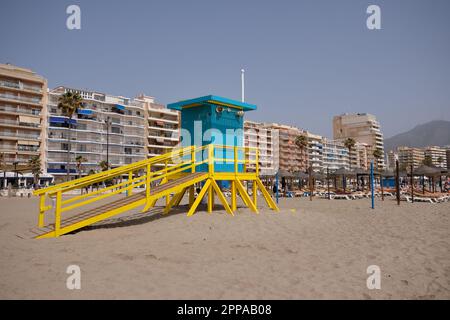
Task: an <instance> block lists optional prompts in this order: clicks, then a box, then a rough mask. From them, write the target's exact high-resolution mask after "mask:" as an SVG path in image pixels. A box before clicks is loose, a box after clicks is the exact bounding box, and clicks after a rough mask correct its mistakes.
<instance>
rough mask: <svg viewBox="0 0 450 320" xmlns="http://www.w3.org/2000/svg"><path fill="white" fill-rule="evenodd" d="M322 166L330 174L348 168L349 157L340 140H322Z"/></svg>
mask: <svg viewBox="0 0 450 320" xmlns="http://www.w3.org/2000/svg"><path fill="white" fill-rule="evenodd" d="M322 165H323V169H324V170H327V169H328V170H329V171H330V172H333V171H335V170H337V169H339V168H345V169H349V168H350V156H349V153H348V149H347V147H345V145H344V143H343V142H342V140H329V139H323V152H322Z"/></svg>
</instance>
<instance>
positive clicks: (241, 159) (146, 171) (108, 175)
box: [34, 144, 259, 234]
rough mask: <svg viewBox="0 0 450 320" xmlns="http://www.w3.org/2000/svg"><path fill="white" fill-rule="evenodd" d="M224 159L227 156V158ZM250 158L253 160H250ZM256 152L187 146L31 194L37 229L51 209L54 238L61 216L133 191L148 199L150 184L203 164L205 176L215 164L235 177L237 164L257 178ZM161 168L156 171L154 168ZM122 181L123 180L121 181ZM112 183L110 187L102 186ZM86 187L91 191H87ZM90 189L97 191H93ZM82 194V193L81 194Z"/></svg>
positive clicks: (221, 147)
mask: <svg viewBox="0 0 450 320" xmlns="http://www.w3.org/2000/svg"><path fill="white" fill-rule="evenodd" d="M224 150H225V151H228V150H231V152H232V155H233V158H232V159H231V158H230V157H226V158H224V157H216V156H215V154H216V153H219V152H218V151H224ZM199 153H202V154H203V156H202V157H201V159H197V158H198V156H197V154H199ZM227 155H228V154H227ZM251 157H253V158H254V159H251ZM258 157H259V151H258V149H257V148H252V147H233V146H221V145H213V144H209V145H205V146H201V147H195V146H189V147H185V148H180V149H176V150H173V151H171V152H168V153H166V154H163V155H159V156H156V157H153V158H150V159H146V160H142V161H139V162H135V163H132V164H129V165H125V166H122V167H119V168H115V169H111V170H107V171H104V172H99V173H96V174H93V175H89V176H86V177H83V178H79V179H75V180H71V181H67V182H64V183H60V184H57V185H54V186H50V187H48V188H44V189H39V190H36V191H34V195H37V196H40V201H39V220H38V226H39V227H43V226H44V215H45V213H46V212H47V211H49V210H51V209H53V208H54V216H55V220H54V225H55V232H56V234H58V231H59V229H60V228H61V214H62V213H64V212H67V211H70V210H74V209H76V208H79V207H82V206H84V205H87V204H90V203H93V202H96V201H99V200H102V199H105V198H108V197H111V196H113V195H116V194H119V193H122V192H126V194H127V196H131V195H132V192H133V189H134V188H139V187H143V188H145V195H146V198H147V199H149V198H150V190H151V188H152V184H154V183H156V182H157V181H159V182H160V183H165V182H167V181H168V180H169V178H172V177H174V176H175V175H177V174H182V173H183V172H196V170H197V167H198V166H200V165H202V164H207V166H208V173H209V174H210V175H212V174H214V168H215V165H216V164H217V163H224V164H227V163H234V170H233V171H234V173H236V174H237V173H238V171H239V164H243V172H244V173H247V172H250V171H249V170H248V168H249V166H254V171H253V170H252V172H254V173H256V174H257V175H258V174H259V163H258ZM161 164H163V168H156V170H153V171H152V169H155V168H154V167H155V166H156V165H159V166H161ZM124 177H125V178H124ZM107 182H108V183H112V184H111V185H106V184H107ZM89 187H91V188H90V189H89ZM94 187H95V188H96V189H97V190H94ZM76 189H80V190H81V194H79V195H75V196H72V197H70V198H67V199H63V194H65V193H68V192H70V191H73V190H76ZM83 190H85V193H84V194H83V192H82V191H83ZM46 197H50V198H52V199H55V205H54V207H53V206H52V205H46V203H45V202H46Z"/></svg>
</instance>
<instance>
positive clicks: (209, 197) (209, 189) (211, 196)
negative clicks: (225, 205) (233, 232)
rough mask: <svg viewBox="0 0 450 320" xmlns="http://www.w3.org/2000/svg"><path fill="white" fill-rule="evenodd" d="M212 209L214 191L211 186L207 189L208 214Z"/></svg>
mask: <svg viewBox="0 0 450 320" xmlns="http://www.w3.org/2000/svg"><path fill="white" fill-rule="evenodd" d="M213 207H214V190H213V186H212V184H210V185H209V188H208V213H211V212H212V210H213Z"/></svg>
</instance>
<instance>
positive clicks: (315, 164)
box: [306, 132, 323, 172]
mask: <svg viewBox="0 0 450 320" xmlns="http://www.w3.org/2000/svg"><path fill="white" fill-rule="evenodd" d="M306 137H307V139H308V163H309V166H311V167H312V170H313V171H315V172H320V171H322V169H323V137H322V136H319V135H316V134H312V133H311V132H306Z"/></svg>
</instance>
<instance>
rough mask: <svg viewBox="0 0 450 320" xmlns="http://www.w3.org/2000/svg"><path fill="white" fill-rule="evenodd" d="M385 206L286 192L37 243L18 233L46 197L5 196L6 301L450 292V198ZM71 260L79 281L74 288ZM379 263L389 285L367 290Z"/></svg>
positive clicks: (2, 282) (134, 217)
mask: <svg viewBox="0 0 450 320" xmlns="http://www.w3.org/2000/svg"><path fill="white" fill-rule="evenodd" d="M259 202H260V203H262V199H260V200H259ZM216 203H217V201H216ZM375 204H376V209H375V210H372V209H370V201H369V200H367V199H366V200H353V201H347V200H331V201H328V200H324V199H315V200H314V201H312V202H310V201H309V200H308V199H306V198H302V199H299V198H296V199H281V200H280V208H281V212H280V213H273V212H272V211H270V210H269V209H267V208H266V207H265V206H261V210H260V211H261V212H260V214H259V215H256V214H254V213H251V212H250V211H249V210H248V209H246V208H241V209H239V210H238V213H237V214H236V215H235V216H234V217H231V216H229V215H227V214H226V213H225V211H223V210H222V209H221V207H220V208H219V206H217V210H215V211H214V212H213V214H208V213H206V212H205V211H204V209H205V208H201V209H200V211H199V212H198V213H197V214H196V215H194V216H193V217H191V218H187V217H186V216H185V215H184V213H185V212H186V208H185V207H181V209H179V210H177V212H175V213H173V214H170V215H166V216H161V215H160V214H158V213H157V212H155V211H158V210H155V211H153V212H152V213H151V214H140V213H129V214H128V215H127V216H126V217H122V218H115V219H112V220H111V221H107V222H103V223H101V225H100V226H98V227H97V228H90V229H88V230H83V231H80V232H77V233H75V234H71V235H65V236H62V237H60V238H57V239H42V240H33V239H22V238H19V237H18V236H17V235H20V234H22V233H23V231H25V230H26V229H28V228H31V227H34V226H35V225H36V223H37V208H38V199H36V198H31V199H28V198H25V199H20V198H0V208H1V213H0V270H1V272H0V298H2V299H78V298H83V299H119V298H121V299H449V298H450V250H449V249H450V218H449V217H450V202H447V203H441V204H427V203H414V204H408V203H405V202H402V204H401V206H400V207H398V206H397V205H396V202H395V201H393V200H386V201H384V202H382V201H381V200H376V203H375ZM72 264H76V265H78V266H79V267H80V269H81V289H80V290H69V289H67V287H66V279H67V277H68V276H69V275H68V274H67V273H66V268H67V267H68V266H69V265H72ZM370 265H377V266H379V267H380V270H381V289H380V290H377V289H375V290H369V289H368V288H367V285H366V280H367V277H368V276H369V275H368V274H367V273H366V271H367V267H368V266H370Z"/></svg>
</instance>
